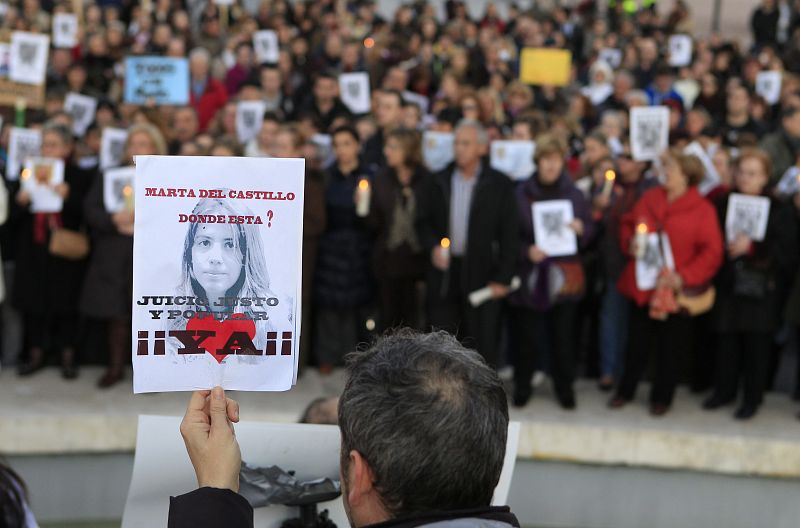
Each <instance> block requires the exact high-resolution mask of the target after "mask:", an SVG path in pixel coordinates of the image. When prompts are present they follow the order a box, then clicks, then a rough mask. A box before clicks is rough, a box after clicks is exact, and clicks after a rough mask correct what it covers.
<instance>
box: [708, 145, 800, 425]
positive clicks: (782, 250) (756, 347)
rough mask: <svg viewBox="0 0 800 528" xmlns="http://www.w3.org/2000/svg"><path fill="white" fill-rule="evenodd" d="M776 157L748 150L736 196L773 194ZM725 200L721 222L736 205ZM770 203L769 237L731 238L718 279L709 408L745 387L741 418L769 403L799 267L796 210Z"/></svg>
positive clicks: (738, 415)
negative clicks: (776, 339)
mask: <svg viewBox="0 0 800 528" xmlns="http://www.w3.org/2000/svg"><path fill="white" fill-rule="evenodd" d="M770 170H771V167H770V159H769V158H768V157H767V155H766V154H765V153H764V152H763V151H760V150H756V149H747V150H744V151H742V153H741V155H740V156H739V159H738V161H737V171H736V176H735V188H734V192H735V193H741V194H743V195H745V196H768V194H767V192H766V191H767V188H768V183H769V175H770ZM732 196H736V195H735V194H733V195H730V196H729V197H726V198H725V199H723V200H721V201H720V204H719V207H718V212H719V218H720V220H721V221H725V219H726V218H727V217H728V216H729V214H730V212H729V209H730V208H732V207H734V205H733V201H732V199H731V197H732ZM767 199H768V200H769V201H768V202H767V205H768V208H769V210H768V212H767V211H764V213H765V214H767V215H768V220H767V230H766V235H765V236H764V238H763V240H754V239H752V238H751V237H750V236H748V235H747V234H745V233H736V234H735V235H734V238H733V239H732V240H728V245H727V251H726V254H725V260H724V262H723V264H722V268H721V269H720V272H719V274H718V275H717V278H716V280H715V284H716V288H717V300H716V303H715V305H714V311H713V312H712V314H711V315H712V321H713V326H714V330H716V332H717V334H718V337H717V354H716V357H717V360H716V363H715V364H716V379H715V384H714V392H713V394H712V395H711V397H709V398H708V399H707V400H706V401H705V402H703V408H705V409H709V410H711V409H717V408H719V407H722V406H724V405H728V404H730V403H733V402H734V401H735V400H736V396H737V393H738V392H739V391H738V386H739V383H740V382H741V384H742V389H743V393H744V394H743V399H742V403H741V406H740V407H739V408H738V409H737V411H736V414H735V417H736V418H738V419H741V420H746V419H748V418H751V417H752V416H753V415H755V413H756V411H757V410H758V407H759V406H760V405H761V402H762V400H763V395H764V390H765V387H766V384H767V372H768V369H769V361H770V357H771V349H772V338H773V335H774V334H775V332H776V331H777V330H778V328H779V327H780V324H781V313H780V309H781V305H782V302H781V301H782V300H783V297H784V295H783V293H782V292H784V291H786V290H787V288H788V287H789V285H790V284H791V280H792V278H793V277H792V275H793V273H794V271H795V270H796V269H797V222H796V219H795V218H794V216H795V215H794V214H793V213H794V212H793V211H792V209H791V208H790V207H787V206H786V205H784V204H782V203H780V202H779V201H777V200H773V199H769V198H767Z"/></svg>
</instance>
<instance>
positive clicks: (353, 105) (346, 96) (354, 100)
mask: <svg viewBox="0 0 800 528" xmlns="http://www.w3.org/2000/svg"><path fill="white" fill-rule="evenodd" d="M339 97H341V99H342V102H343V103H344V104H345V105H347V108H349V109H350V111H351V112H353V113H354V114H366V113H369V111H370V109H371V106H372V105H371V102H372V100H371V99H370V90H369V74H368V73H366V72H355V73H343V74H341V75H340V76H339Z"/></svg>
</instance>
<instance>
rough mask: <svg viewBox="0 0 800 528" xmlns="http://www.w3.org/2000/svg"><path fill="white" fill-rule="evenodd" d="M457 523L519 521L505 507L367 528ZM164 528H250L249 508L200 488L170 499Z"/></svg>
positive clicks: (231, 496)
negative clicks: (167, 517) (167, 519)
mask: <svg viewBox="0 0 800 528" xmlns="http://www.w3.org/2000/svg"><path fill="white" fill-rule="evenodd" d="M455 520H458V521H459V523H458V525H459V526H461V527H474V528H479V527H480V526H486V525H487V524H488V523H489V522H491V523H492V524H494V525H495V526H497V528H519V521H518V520H517V518H516V516H515V515H514V514H513V513H511V510H510V509H509V508H508V506H502V507H489V508H478V509H474V510H461V511H450V512H438V513H431V514H427V515H410V516H404V517H398V518H396V519H391V520H389V521H385V522H382V523H378V524H373V525H372V526H371V527H370V528H417V527H420V526H426V525H431V524H437V523H443V522H447V521H455ZM167 526H168V528H252V526H253V508H252V507H251V506H250V504H248V502H247V501H246V500H245V498H244V497H242V496H241V495H239V494H237V493H234V492H232V491H230V490H223V489H217V488H200V489H197V490H194V491H192V492H190V493H186V494H185V495H180V496H178V497H170V500H169V522H168V525H167Z"/></svg>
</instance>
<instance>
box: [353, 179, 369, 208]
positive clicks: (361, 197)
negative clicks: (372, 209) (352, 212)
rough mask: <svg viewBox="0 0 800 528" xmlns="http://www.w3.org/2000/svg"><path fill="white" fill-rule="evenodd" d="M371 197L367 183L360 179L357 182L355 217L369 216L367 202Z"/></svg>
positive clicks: (365, 180)
mask: <svg viewBox="0 0 800 528" xmlns="http://www.w3.org/2000/svg"><path fill="white" fill-rule="evenodd" d="M371 195H372V189H370V188H369V181H368V180H367V179H366V178H362V179H361V180H360V181H359V182H358V189H356V215H357V216H360V217H362V218H363V217H365V216H367V215H368V214H369V201H370V197H371Z"/></svg>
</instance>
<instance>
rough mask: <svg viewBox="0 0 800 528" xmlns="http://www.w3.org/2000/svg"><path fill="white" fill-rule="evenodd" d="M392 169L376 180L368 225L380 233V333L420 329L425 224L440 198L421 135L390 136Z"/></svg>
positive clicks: (401, 131) (398, 133) (400, 132)
mask: <svg viewBox="0 0 800 528" xmlns="http://www.w3.org/2000/svg"><path fill="white" fill-rule="evenodd" d="M383 153H384V156H385V157H386V168H385V169H384V170H383V171H381V172H379V173H378V174H377V176H376V177H375V184H374V186H373V192H372V203H371V204H370V211H369V216H368V217H367V221H368V222H369V225H370V226H371V227H372V230H373V232H374V233H375V246H374V255H373V263H374V270H375V277H376V279H377V281H378V302H379V307H380V328H381V329H384V330H385V329H387V328H393V327H396V326H401V325H402V326H410V327H414V328H418V327H419V326H420V321H419V313H418V310H419V295H418V292H419V286H420V285H419V283H420V282H421V281H422V279H423V278H424V276H425V269H426V260H427V259H426V255H425V252H424V251H423V245H422V242H421V240H420V235H419V231H418V228H419V223H420V219H421V218H422V216H423V214H425V212H427V211H430V209H431V207H432V205H431V203H430V202H431V197H432V196H433V195H434V194H435V190H434V187H433V185H434V183H433V179H432V177H431V175H430V174H429V173H428V171H427V170H426V169H425V167H424V166H423V164H422V146H421V138H420V135H419V133H418V132H417V131H415V130H409V129H405V128H399V129H395V130H392V131H390V132H389V133H388V134H387V135H386V145H385V146H384V148H383Z"/></svg>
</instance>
